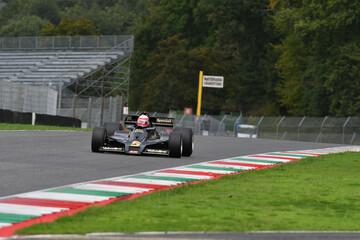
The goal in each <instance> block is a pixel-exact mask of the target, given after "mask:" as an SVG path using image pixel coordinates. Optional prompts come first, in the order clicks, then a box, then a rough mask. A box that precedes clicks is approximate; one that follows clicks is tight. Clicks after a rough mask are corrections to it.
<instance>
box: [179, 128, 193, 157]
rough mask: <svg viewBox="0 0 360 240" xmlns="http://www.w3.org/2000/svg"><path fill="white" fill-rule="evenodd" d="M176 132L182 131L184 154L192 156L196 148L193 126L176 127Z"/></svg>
mask: <svg viewBox="0 0 360 240" xmlns="http://www.w3.org/2000/svg"><path fill="white" fill-rule="evenodd" d="M174 132H177V133H181V135H182V141H183V152H182V155H183V156H185V157H189V156H191V154H192V152H193V150H194V135H193V132H192V129H191V128H182V127H179V128H175V129H174Z"/></svg>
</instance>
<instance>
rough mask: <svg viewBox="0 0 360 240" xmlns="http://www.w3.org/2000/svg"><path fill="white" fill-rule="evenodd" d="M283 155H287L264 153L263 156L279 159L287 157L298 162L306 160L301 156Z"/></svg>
mask: <svg viewBox="0 0 360 240" xmlns="http://www.w3.org/2000/svg"><path fill="white" fill-rule="evenodd" d="M282 154H286V153H277V152H274V153H271V154H269V153H264V154H262V155H265V156H268V157H279V158H281V157H285V158H292V159H294V160H298V159H302V158H304V157H301V156H286V155H282Z"/></svg>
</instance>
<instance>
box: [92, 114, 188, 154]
mask: <svg viewBox="0 0 360 240" xmlns="http://www.w3.org/2000/svg"><path fill="white" fill-rule="evenodd" d="M124 125H125V128H124V127H123V125H122V124H121V123H110V122H107V123H105V124H104V125H103V126H102V127H95V128H94V129H93V132H92V140H91V150H92V151H93V152H119V153H125V154H134V155H142V154H144V155H145V154H149V155H150V154H156V155H164V156H169V157H176V158H180V157H181V156H187V157H189V156H191V154H192V152H193V150H194V135H193V131H192V129H191V128H183V127H176V128H175V119H174V118H165V117H150V116H149V115H148V114H147V113H146V112H144V113H143V114H141V115H139V116H138V115H126V116H125V121H124ZM157 127H161V128H166V129H167V131H161V132H159V131H158V130H157ZM168 133H169V134H168Z"/></svg>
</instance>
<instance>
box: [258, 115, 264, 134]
mask: <svg viewBox="0 0 360 240" xmlns="http://www.w3.org/2000/svg"><path fill="white" fill-rule="evenodd" d="M263 119H264V116H262V117H261V118H260V120H259V122H258V123H257V124H256V137H257V138H259V128H260V124H261V122H262V120H263Z"/></svg>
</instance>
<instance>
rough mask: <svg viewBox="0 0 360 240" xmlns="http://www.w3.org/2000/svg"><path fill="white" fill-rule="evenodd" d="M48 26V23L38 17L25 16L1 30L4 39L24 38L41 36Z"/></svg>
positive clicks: (0, 34) (0, 33)
mask: <svg viewBox="0 0 360 240" xmlns="http://www.w3.org/2000/svg"><path fill="white" fill-rule="evenodd" d="M46 24H48V21H46V20H43V19H41V18H39V17H37V16H23V17H21V18H20V19H19V20H17V21H11V22H10V23H9V24H7V25H5V26H3V27H1V28H0V36H2V37H22V36H36V35H39V33H40V31H41V29H42V28H43V27H44V26H45V25H46Z"/></svg>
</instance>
